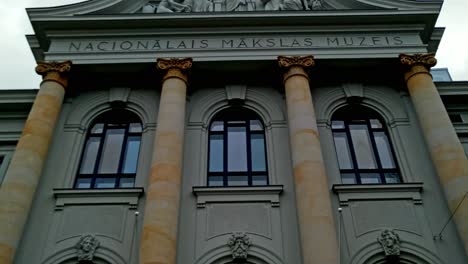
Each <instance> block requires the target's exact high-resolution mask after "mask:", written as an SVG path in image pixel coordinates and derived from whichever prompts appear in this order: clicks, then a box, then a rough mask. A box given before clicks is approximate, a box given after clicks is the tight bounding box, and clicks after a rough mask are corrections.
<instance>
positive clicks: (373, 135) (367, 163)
mask: <svg viewBox="0 0 468 264" xmlns="http://www.w3.org/2000/svg"><path fill="white" fill-rule="evenodd" d="M332 131H333V138H334V141H335V148H336V155H337V158H338V164H339V167H340V173H341V180H342V182H343V183H345V184H379V183H380V184H383V183H400V182H401V177H400V172H399V169H398V164H397V162H396V159H395V155H394V152H393V149H392V144H391V142H390V140H389V137H388V134H387V130H386V128H385V125H384V122H382V119H381V118H380V116H379V115H378V114H377V113H376V112H375V111H373V110H371V109H368V108H365V107H361V106H353V107H351V106H349V107H344V108H342V109H340V110H338V111H337V112H336V113H335V114H334V115H333V118H332Z"/></svg>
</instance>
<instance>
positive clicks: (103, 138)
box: [90, 123, 108, 189]
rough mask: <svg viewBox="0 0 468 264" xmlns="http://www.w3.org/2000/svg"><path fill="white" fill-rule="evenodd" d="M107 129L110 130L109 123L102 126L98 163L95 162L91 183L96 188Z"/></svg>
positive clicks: (97, 156)
mask: <svg viewBox="0 0 468 264" xmlns="http://www.w3.org/2000/svg"><path fill="white" fill-rule="evenodd" d="M107 130H108V124H107V123H104V126H103V128H102V133H101V135H100V138H101V139H100V141H99V150H98V153H97V155H96V163H95V164H94V170H93V174H92V178H91V183H90V187H91V189H94V184H96V177H97V175H98V169H99V165H100V164H101V158H102V150H103V148H104V141H105V140H106V134H107ZM90 134H91V131H90Z"/></svg>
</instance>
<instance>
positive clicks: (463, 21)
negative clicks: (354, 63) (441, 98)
mask: <svg viewBox="0 0 468 264" xmlns="http://www.w3.org/2000/svg"><path fill="white" fill-rule="evenodd" d="M81 1H82V0H41V1H37V0H36V1H35V0H15V1H7V0H1V1H0V32H2V41H1V42H0V58H2V62H3V63H2V64H1V65H0V72H1V79H0V80H1V84H0V89H24V88H26V89H32V88H37V86H38V85H39V82H40V78H39V76H37V75H36V74H35V73H34V67H35V61H34V58H33V56H32V53H31V51H30V49H29V46H28V44H27V42H26V38H25V36H24V35H25V34H31V33H33V31H32V28H31V25H30V24H29V21H28V18H27V15H26V11H25V8H27V7H45V6H57V5H66V4H72V3H76V2H81ZM466 10H468V1H467V0H446V1H445V4H444V7H443V10H442V13H441V15H440V17H439V20H438V23H437V26H443V27H446V31H445V35H444V38H443V40H442V42H441V45H440V47H439V51H438V53H437V58H438V61H439V63H438V67H447V68H449V71H450V73H451V74H452V77H453V78H454V80H468V49H467V48H466V45H467V44H468V15H466Z"/></svg>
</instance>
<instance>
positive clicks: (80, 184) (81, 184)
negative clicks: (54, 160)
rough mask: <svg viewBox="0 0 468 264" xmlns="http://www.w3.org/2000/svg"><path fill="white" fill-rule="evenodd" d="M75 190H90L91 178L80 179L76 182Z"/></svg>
mask: <svg viewBox="0 0 468 264" xmlns="http://www.w3.org/2000/svg"><path fill="white" fill-rule="evenodd" d="M75 188H78V189H88V188H91V178H81V179H77V180H76V184H75Z"/></svg>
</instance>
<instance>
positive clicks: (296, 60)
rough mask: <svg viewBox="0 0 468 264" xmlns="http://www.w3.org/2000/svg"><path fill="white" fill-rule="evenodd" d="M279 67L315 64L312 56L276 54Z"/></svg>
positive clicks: (306, 66) (287, 67)
mask: <svg viewBox="0 0 468 264" xmlns="http://www.w3.org/2000/svg"><path fill="white" fill-rule="evenodd" d="M278 64H279V66H280V67H281V68H286V69H289V68H291V67H293V66H298V67H302V68H309V67H312V66H314V65H315V61H314V56H294V57H293V56H278Z"/></svg>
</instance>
